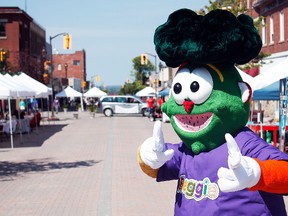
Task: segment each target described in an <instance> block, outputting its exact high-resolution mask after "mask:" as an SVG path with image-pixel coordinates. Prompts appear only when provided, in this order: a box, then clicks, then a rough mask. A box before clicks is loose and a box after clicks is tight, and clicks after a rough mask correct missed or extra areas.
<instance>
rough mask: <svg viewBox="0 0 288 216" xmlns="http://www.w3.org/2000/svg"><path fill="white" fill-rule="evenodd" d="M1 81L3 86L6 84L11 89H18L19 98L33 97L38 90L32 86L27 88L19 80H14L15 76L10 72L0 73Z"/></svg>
mask: <svg viewBox="0 0 288 216" xmlns="http://www.w3.org/2000/svg"><path fill="white" fill-rule="evenodd" d="M0 82H1V84H0V85H1V86H6V87H8V88H9V89H10V90H14V91H16V92H17V97H18V98H27V97H33V96H35V94H36V92H35V91H33V90H32V89H31V88H27V87H25V86H23V85H22V84H20V83H19V82H17V81H15V80H13V78H12V77H11V76H10V75H9V74H5V75H3V74H0Z"/></svg>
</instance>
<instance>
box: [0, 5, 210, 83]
mask: <svg viewBox="0 0 288 216" xmlns="http://www.w3.org/2000/svg"><path fill="white" fill-rule="evenodd" d="M208 2H209V1H208V0H199V1H196V0H146V1H138V0H112V1H99V0H81V1H73V0H49V1H41V0H1V4H0V5H1V6H17V7H19V8H21V9H23V10H25V8H26V12H27V13H28V14H29V15H30V16H31V17H32V18H33V19H34V20H35V21H36V22H37V23H38V24H39V25H40V26H42V27H43V28H44V29H45V30H46V41H47V42H49V36H54V35H56V34H58V33H61V32H68V33H70V34H71V35H72V49H71V50H69V51H66V50H63V39H62V37H57V38H55V39H53V48H54V49H56V50H57V51H58V52H59V53H74V52H75V51H76V50H82V49H85V51H86V67H87V80H91V77H92V76H95V75H99V76H100V82H98V83H97V85H103V84H105V85H122V84H124V82H125V80H127V79H131V77H130V74H131V71H132V59H133V58H135V57H136V56H140V55H141V53H145V52H148V53H151V54H156V53H155V48H154V44H153V35H154V31H155V29H156V28H157V27H158V26H159V25H161V24H163V23H164V22H165V21H166V20H167V18H168V16H169V14H170V13H172V12H173V11H175V10H178V9H180V8H189V9H192V10H199V9H200V8H203V7H204V5H208ZM148 57H149V56H148ZM149 59H150V61H151V62H153V63H154V61H155V60H154V58H153V57H149ZM158 63H159V59H158V58H157V64H158ZM93 80H95V78H93Z"/></svg>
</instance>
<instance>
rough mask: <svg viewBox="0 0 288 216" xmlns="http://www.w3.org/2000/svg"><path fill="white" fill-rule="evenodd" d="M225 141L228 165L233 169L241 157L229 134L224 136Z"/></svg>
mask: <svg viewBox="0 0 288 216" xmlns="http://www.w3.org/2000/svg"><path fill="white" fill-rule="evenodd" d="M225 139H226V142H227V148H228V154H229V158H228V164H229V166H230V167H231V168H232V169H235V168H237V167H238V166H239V165H240V162H241V156H242V155H241V152H240V149H239V147H238V145H237V143H236V141H235V139H234V138H233V137H232V136H231V134H229V133H227V134H225Z"/></svg>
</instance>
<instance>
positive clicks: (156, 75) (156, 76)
mask: <svg viewBox="0 0 288 216" xmlns="http://www.w3.org/2000/svg"><path fill="white" fill-rule="evenodd" d="M146 54H147V55H149V56H152V57H154V58H155V81H156V80H157V79H158V73H157V56H156V55H153V54H151V53H147V52H146ZM155 91H156V96H157V83H156V82H155Z"/></svg>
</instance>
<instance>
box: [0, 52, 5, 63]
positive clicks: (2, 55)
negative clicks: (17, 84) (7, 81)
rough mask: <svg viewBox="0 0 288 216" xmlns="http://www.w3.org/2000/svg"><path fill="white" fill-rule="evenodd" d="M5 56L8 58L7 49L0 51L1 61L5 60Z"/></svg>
mask: <svg viewBox="0 0 288 216" xmlns="http://www.w3.org/2000/svg"><path fill="white" fill-rule="evenodd" d="M5 58H6V51H4V50H1V51H0V62H3V61H5Z"/></svg>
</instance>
